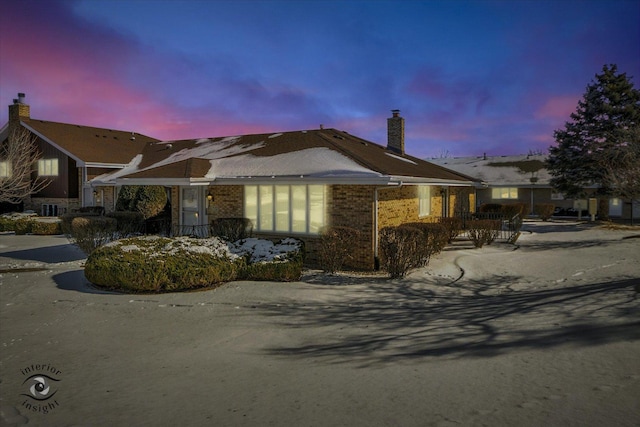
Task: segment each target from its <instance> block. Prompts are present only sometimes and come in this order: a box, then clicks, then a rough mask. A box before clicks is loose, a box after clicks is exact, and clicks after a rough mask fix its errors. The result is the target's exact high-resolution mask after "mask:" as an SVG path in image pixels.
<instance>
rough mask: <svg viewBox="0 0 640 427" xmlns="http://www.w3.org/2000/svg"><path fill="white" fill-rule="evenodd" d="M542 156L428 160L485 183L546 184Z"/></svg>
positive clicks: (546, 176)
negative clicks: (532, 179)
mask: <svg viewBox="0 0 640 427" xmlns="http://www.w3.org/2000/svg"><path fill="white" fill-rule="evenodd" d="M546 158H547V156H546V155H518V156H478V157H453V158H439V159H430V160H429V161H430V162H432V163H435V164H438V165H440V166H444V167H446V168H449V169H452V170H454V171H457V172H460V173H462V174H465V175H469V176H472V177H474V178H477V179H479V180H481V181H483V182H484V183H487V184H488V185H489V186H530V185H532V181H531V178H535V179H536V181H535V185H536V186H541V185H542V186H549V185H550V184H549V180H550V179H551V175H550V174H549V172H548V171H547V169H546V168H545V166H544V165H545V161H546Z"/></svg>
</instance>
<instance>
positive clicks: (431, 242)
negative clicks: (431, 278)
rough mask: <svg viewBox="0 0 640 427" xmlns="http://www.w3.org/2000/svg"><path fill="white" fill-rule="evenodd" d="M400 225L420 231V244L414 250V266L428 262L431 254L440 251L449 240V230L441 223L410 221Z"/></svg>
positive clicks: (421, 265)
mask: <svg viewBox="0 0 640 427" xmlns="http://www.w3.org/2000/svg"><path fill="white" fill-rule="evenodd" d="M400 227H411V228H416V229H418V230H420V232H421V233H422V239H421V240H420V242H419V243H420V246H419V248H418V251H417V252H416V259H415V266H416V267H424V266H426V265H427V264H429V260H430V259H431V256H432V255H435V254H437V253H440V252H441V251H442V249H444V247H445V246H446V245H447V243H448V242H449V236H450V234H449V231H448V230H447V229H446V228H445V227H444V226H443V225H441V224H434V223H428V222H412V223H408V224H403V225H401V226H400Z"/></svg>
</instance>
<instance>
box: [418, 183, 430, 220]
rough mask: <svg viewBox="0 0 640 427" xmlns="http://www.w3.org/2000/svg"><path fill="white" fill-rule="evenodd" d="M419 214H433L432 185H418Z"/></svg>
mask: <svg viewBox="0 0 640 427" xmlns="http://www.w3.org/2000/svg"><path fill="white" fill-rule="evenodd" d="M418 207H419V208H418V209H419V212H418V215H419V216H421V217H423V216H428V215H431V187H429V186H428V185H420V186H419V187H418Z"/></svg>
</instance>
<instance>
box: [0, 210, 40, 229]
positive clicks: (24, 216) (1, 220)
mask: <svg viewBox="0 0 640 427" xmlns="http://www.w3.org/2000/svg"><path fill="white" fill-rule="evenodd" d="M34 217H36V214H30V213H21V212H13V213H10V214H4V215H2V216H0V231H13V232H15V233H16V234H27V233H31V232H33V223H34Z"/></svg>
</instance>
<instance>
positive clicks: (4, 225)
mask: <svg viewBox="0 0 640 427" xmlns="http://www.w3.org/2000/svg"><path fill="white" fill-rule="evenodd" d="M13 222H14V220H12V219H11V218H8V217H5V216H0V232H3V231H14V225H13Z"/></svg>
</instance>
